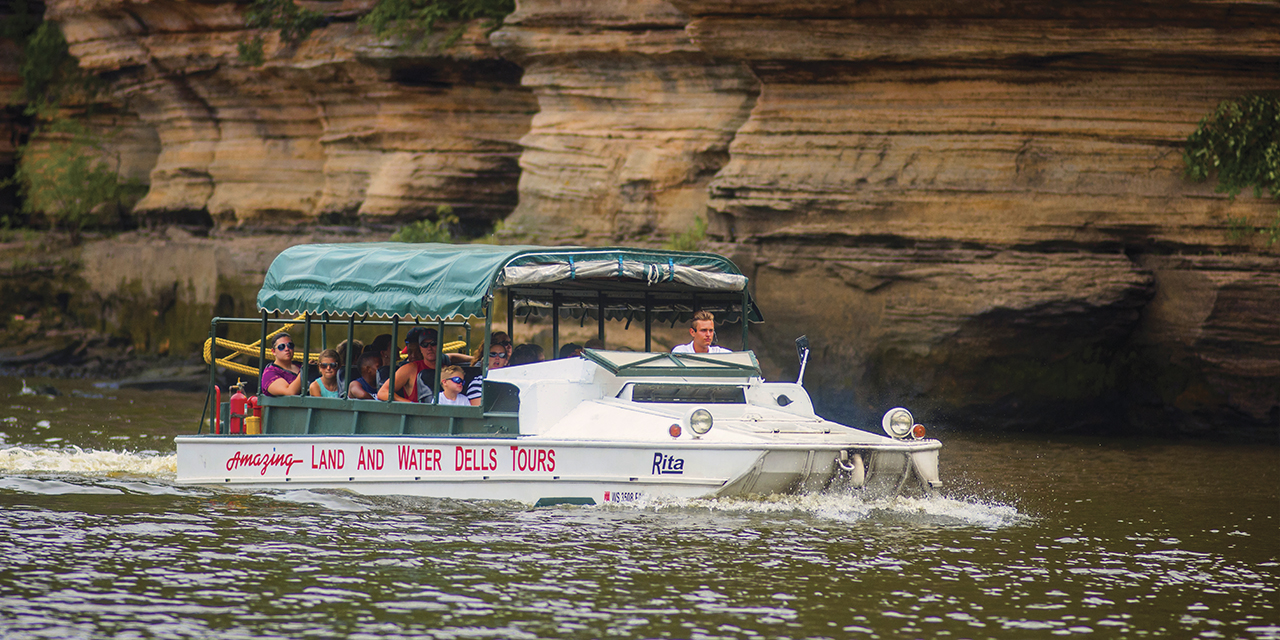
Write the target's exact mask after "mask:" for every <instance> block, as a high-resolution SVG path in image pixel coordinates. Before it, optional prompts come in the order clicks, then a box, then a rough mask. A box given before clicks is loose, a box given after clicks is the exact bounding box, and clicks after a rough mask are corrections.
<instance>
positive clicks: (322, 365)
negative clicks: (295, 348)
mask: <svg viewBox="0 0 1280 640" xmlns="http://www.w3.org/2000/svg"><path fill="white" fill-rule="evenodd" d="M316 366H317V367H320V368H321V369H337V368H338V363H336V362H321V363H320V364H318V365H316Z"/></svg>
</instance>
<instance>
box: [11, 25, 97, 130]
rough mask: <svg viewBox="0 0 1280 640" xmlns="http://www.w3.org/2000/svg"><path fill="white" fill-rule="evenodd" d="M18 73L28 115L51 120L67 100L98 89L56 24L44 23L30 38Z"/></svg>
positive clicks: (25, 44)
mask: <svg viewBox="0 0 1280 640" xmlns="http://www.w3.org/2000/svg"><path fill="white" fill-rule="evenodd" d="M6 30H7V29H6ZM18 70H19V73H20V74H21V76H22V90H21V96H20V97H21V99H23V100H25V101H26V103H27V107H26V113H27V115H34V116H42V117H50V116H52V115H53V114H54V113H55V112H56V111H57V109H58V107H59V106H60V105H61V104H62V103H63V102H64V101H65V100H66V99H67V98H69V97H71V96H73V95H76V94H82V95H86V96H91V95H92V94H93V93H94V91H95V89H96V88H97V83H96V82H95V81H94V79H93V78H92V76H90V75H89V74H86V73H85V72H83V71H81V69H80V65H79V62H78V61H77V60H76V59H75V57H74V56H72V55H71V52H70V51H69V50H68V49H67V40H66V38H64V37H63V36H62V31H61V30H60V29H58V26H57V25H56V24H54V23H52V22H41V23H40V25H39V26H37V27H36V28H35V29H34V30H32V31H31V33H29V34H28V35H27V38H26V41H25V42H24V43H23V47H22V63H21V64H20V65H19V67H18Z"/></svg>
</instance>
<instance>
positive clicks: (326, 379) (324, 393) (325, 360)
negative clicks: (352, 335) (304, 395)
mask: <svg viewBox="0 0 1280 640" xmlns="http://www.w3.org/2000/svg"><path fill="white" fill-rule="evenodd" d="M316 366H317V367H319V368H320V378H319V379H317V380H315V381H313V382H312V383H311V386H310V387H308V393H310V394H311V395H312V396H313V397H318V398H341V397H344V396H343V393H342V385H340V384H338V352H337V351H335V350H333V349H325V350H324V351H321V352H320V362H319V363H318V364H317V365H316Z"/></svg>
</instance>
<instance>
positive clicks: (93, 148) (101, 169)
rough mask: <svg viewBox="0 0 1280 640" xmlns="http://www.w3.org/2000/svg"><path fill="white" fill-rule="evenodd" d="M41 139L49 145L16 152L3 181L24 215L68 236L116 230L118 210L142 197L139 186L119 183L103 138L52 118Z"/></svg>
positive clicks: (81, 126) (143, 188)
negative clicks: (14, 189) (14, 163)
mask: <svg viewBox="0 0 1280 640" xmlns="http://www.w3.org/2000/svg"><path fill="white" fill-rule="evenodd" d="M43 135H44V137H45V138H46V139H52V140H54V141H53V142H49V143H47V144H44V145H40V146H33V145H30V144H28V145H26V146H24V147H23V148H21V149H20V150H19V156H20V162H19V163H18V168H17V170H16V171H15V172H14V176H13V177H12V178H10V179H8V180H6V181H4V182H5V184H16V185H17V186H18V191H19V193H20V194H21V195H22V211H23V213H25V214H27V215H28V216H40V215H43V216H44V217H45V218H46V219H47V220H48V221H49V225H50V226H51V227H58V228H62V229H66V230H68V231H71V232H73V233H78V232H80V231H81V230H83V229H86V228H90V227H99V226H116V224H117V223H118V222H119V216H120V212H121V211H123V210H124V209H126V208H127V207H130V206H132V205H133V204H134V203H136V202H137V200H138V199H139V198H141V197H142V195H143V194H144V193H146V187H145V186H143V185H142V184H141V183H140V182H138V181H136V180H124V181H122V180H121V179H120V176H119V173H118V172H117V170H116V168H114V167H112V166H111V164H110V163H109V162H108V154H107V150H106V148H105V145H104V142H105V140H104V139H103V138H102V137H101V136H98V135H95V134H94V133H92V132H90V131H89V129H88V128H87V127H85V126H84V125H83V124H81V123H80V122H78V121H75V120H70V119H59V120H55V121H53V122H51V123H50V124H49V125H48V127H47V128H46V130H45V131H44V134H43ZM117 163H118V159H117Z"/></svg>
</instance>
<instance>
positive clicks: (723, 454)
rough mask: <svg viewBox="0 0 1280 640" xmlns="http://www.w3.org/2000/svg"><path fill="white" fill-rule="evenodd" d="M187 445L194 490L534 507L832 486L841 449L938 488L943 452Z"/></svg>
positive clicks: (341, 441)
mask: <svg viewBox="0 0 1280 640" xmlns="http://www.w3.org/2000/svg"><path fill="white" fill-rule="evenodd" d="M176 442H177V451H178V453H177V468H178V477H177V480H178V482H180V483H184V484H195V485H206V486H223V487H227V488H231V489H236V490H258V489H282V490H287V489H344V490H348V491H353V492H356V493H362V494H368V495H408V496H424V497H438V498H454V499H464V500H466V499H486V500H514V501H519V502H524V503H529V504H539V503H540V504H548V503H557V502H571V503H583V504H589V503H609V502H629V501H635V500H640V499H646V498H710V497H723V496H732V495H749V494H770V493H789V492H796V491H812V490H820V489H822V488H824V487H826V486H828V484H829V483H830V482H831V481H832V479H833V478H834V477H836V476H837V475H839V473H840V469H841V465H840V456H841V452H842V451H846V450H850V449H853V448H855V447H856V448H858V449H861V450H869V449H884V451H883V454H884V455H886V456H888V457H889V458H891V459H892V458H896V459H897V460H899V461H905V460H908V459H912V458H911V457H912V456H914V457H917V458H921V459H922V460H921V461H920V462H918V463H917V466H918V465H919V464H920V463H923V464H925V466H926V468H925V469H914V470H913V468H912V467H913V465H911V464H909V463H904V462H899V463H898V464H897V465H892V464H890V465H883V464H882V465H881V466H887V467H891V468H889V469H888V474H889V475H890V476H892V477H890V478H889V479H888V482H889V483H890V484H892V483H893V481H895V480H898V479H899V476H902V478H901V479H902V480H905V478H906V476H907V475H910V473H912V472H914V473H915V474H916V475H917V476H918V477H919V480H920V481H921V483H922V485H921V486H923V487H926V488H928V487H929V486H930V482H931V481H934V480H936V477H937V472H936V458H937V448H938V446H940V445H938V444H937V443H936V442H935V441H926V442H919V443H902V444H903V445H904V446H899V447H891V448H887V449H886V448H882V447H875V446H874V445H871V446H870V447H869V446H868V445H866V444H865V443H862V444H853V443H848V442H845V443H841V442H826V443H820V444H808V445H801V444H794V443H790V444H775V445H767V444H766V445H762V444H759V443H753V444H739V443H732V444H731V443H722V444H714V443H699V442H696V441H694V442H681V443H676V442H672V443H665V444H663V443H646V442H635V443H628V442H623V443H616V442H608V443H606V442H591V441H566V440H552V439H544V438H538V437H525V438H518V439H513V438H441V437H405V436H369V437H360V436H331V437H323V436H303V437H297V436H243V437H235V436H230V437H229V436H183V437H178V438H177V439H176ZM930 443H932V445H931V444H930ZM930 461H932V462H930ZM930 464H931V465H932V472H930V471H929V469H928V467H929V465H930ZM928 476H931V477H928ZM882 483H883V482H882ZM898 484H899V485H901V482H899V483H898ZM899 488H900V487H899Z"/></svg>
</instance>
